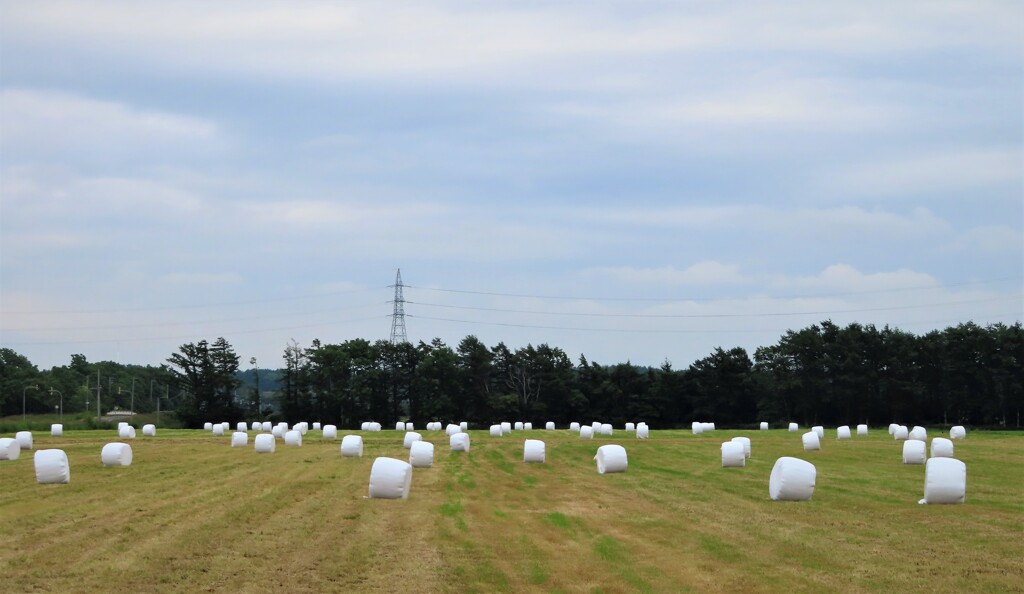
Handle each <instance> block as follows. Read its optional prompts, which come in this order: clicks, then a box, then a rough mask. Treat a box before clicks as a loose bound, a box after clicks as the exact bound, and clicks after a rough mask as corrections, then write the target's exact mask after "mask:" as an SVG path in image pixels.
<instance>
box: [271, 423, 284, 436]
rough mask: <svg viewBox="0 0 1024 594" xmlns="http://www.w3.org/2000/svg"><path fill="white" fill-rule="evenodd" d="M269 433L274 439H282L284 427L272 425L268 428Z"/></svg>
mask: <svg viewBox="0 0 1024 594" xmlns="http://www.w3.org/2000/svg"><path fill="white" fill-rule="evenodd" d="M270 434H271V435H273V436H274V439H284V427H281V426H280V425H274V427H273V428H272V429H271V430H270Z"/></svg>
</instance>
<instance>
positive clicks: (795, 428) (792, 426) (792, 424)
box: [789, 423, 800, 433]
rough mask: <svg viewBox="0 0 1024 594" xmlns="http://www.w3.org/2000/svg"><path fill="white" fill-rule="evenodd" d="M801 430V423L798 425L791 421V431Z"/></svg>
mask: <svg viewBox="0 0 1024 594" xmlns="http://www.w3.org/2000/svg"><path fill="white" fill-rule="evenodd" d="M799 430H800V425H797V424H796V423H790V424H789V431H790V433H796V432H797V431H799Z"/></svg>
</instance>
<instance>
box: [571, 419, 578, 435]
mask: <svg viewBox="0 0 1024 594" xmlns="http://www.w3.org/2000/svg"><path fill="white" fill-rule="evenodd" d="M569 431H575V432H576V433H579V432H580V424H579V423H577V422H576V421H573V422H571V423H569Z"/></svg>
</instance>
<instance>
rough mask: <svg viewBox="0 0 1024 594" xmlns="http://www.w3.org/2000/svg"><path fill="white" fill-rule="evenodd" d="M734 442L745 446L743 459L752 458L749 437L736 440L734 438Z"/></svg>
mask: <svg viewBox="0 0 1024 594" xmlns="http://www.w3.org/2000/svg"><path fill="white" fill-rule="evenodd" d="M732 441H735V442H736V443H739V444H743V457H744V458H749V457H750V438H749V437H734V438H732Z"/></svg>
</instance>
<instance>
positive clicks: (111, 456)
mask: <svg viewBox="0 0 1024 594" xmlns="http://www.w3.org/2000/svg"><path fill="white" fill-rule="evenodd" d="M100 462H102V463H103V465H104V466H131V465H132V446H130V445H128V444H126V443H121V442H114V443H108V444H107V445H105V446H103V449H102V450H100Z"/></svg>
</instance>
